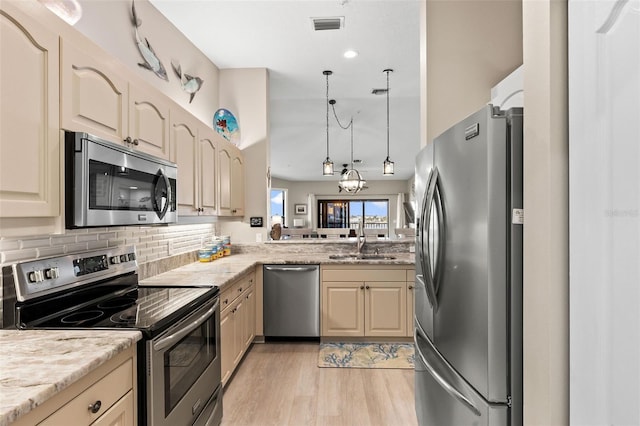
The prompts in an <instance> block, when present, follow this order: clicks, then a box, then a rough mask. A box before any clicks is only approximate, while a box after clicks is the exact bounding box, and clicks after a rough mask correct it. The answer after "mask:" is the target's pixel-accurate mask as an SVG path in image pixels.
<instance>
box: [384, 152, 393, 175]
mask: <svg viewBox="0 0 640 426" xmlns="http://www.w3.org/2000/svg"><path fill="white" fill-rule="evenodd" d="M382 174H383V175H385V176H391V175H393V161H391V160H389V157H387V159H386V160H384V163H383V166H382Z"/></svg>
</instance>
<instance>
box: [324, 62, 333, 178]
mask: <svg viewBox="0 0 640 426" xmlns="http://www.w3.org/2000/svg"><path fill="white" fill-rule="evenodd" d="M322 74H324V75H325V77H326V79H327V98H326V102H327V159H326V160H324V162H323V163H322V176H333V161H331V159H330V158H329V76H330V75H331V74H333V72H332V71H323V72H322Z"/></svg>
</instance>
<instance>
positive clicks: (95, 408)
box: [89, 400, 102, 414]
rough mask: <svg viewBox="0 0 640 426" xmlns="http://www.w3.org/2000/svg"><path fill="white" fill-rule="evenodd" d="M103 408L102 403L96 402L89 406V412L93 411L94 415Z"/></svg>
mask: <svg viewBox="0 0 640 426" xmlns="http://www.w3.org/2000/svg"><path fill="white" fill-rule="evenodd" d="M101 407H102V401H100V400H97V401H96V402H94V403H93V404H90V405H89V411H91V412H92V413H93V414H95V413H97V412H98V411H100V408H101Z"/></svg>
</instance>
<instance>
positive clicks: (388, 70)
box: [385, 69, 391, 159]
mask: <svg viewBox="0 0 640 426" xmlns="http://www.w3.org/2000/svg"><path fill="white" fill-rule="evenodd" d="M390 71H391V70H390V69H387V70H385V72H386V73H387V159H389V72H390Z"/></svg>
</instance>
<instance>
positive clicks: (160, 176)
mask: <svg viewBox="0 0 640 426" xmlns="http://www.w3.org/2000/svg"><path fill="white" fill-rule="evenodd" d="M155 181H156V183H155V185H154V188H153V204H154V206H155V211H156V214H157V215H158V218H160V219H162V218H164V215H166V214H167V210H169V206H170V205H171V201H172V200H171V183H170V182H169V178H168V177H167V175H165V174H164V172H163V171H162V169H158V173H156V180H155ZM160 182H162V183H163V184H164V187H165V188H166V194H167V197H166V202H165V203H164V206H160V203H159V202H158V195H157V190H158V185H159V184H160Z"/></svg>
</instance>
